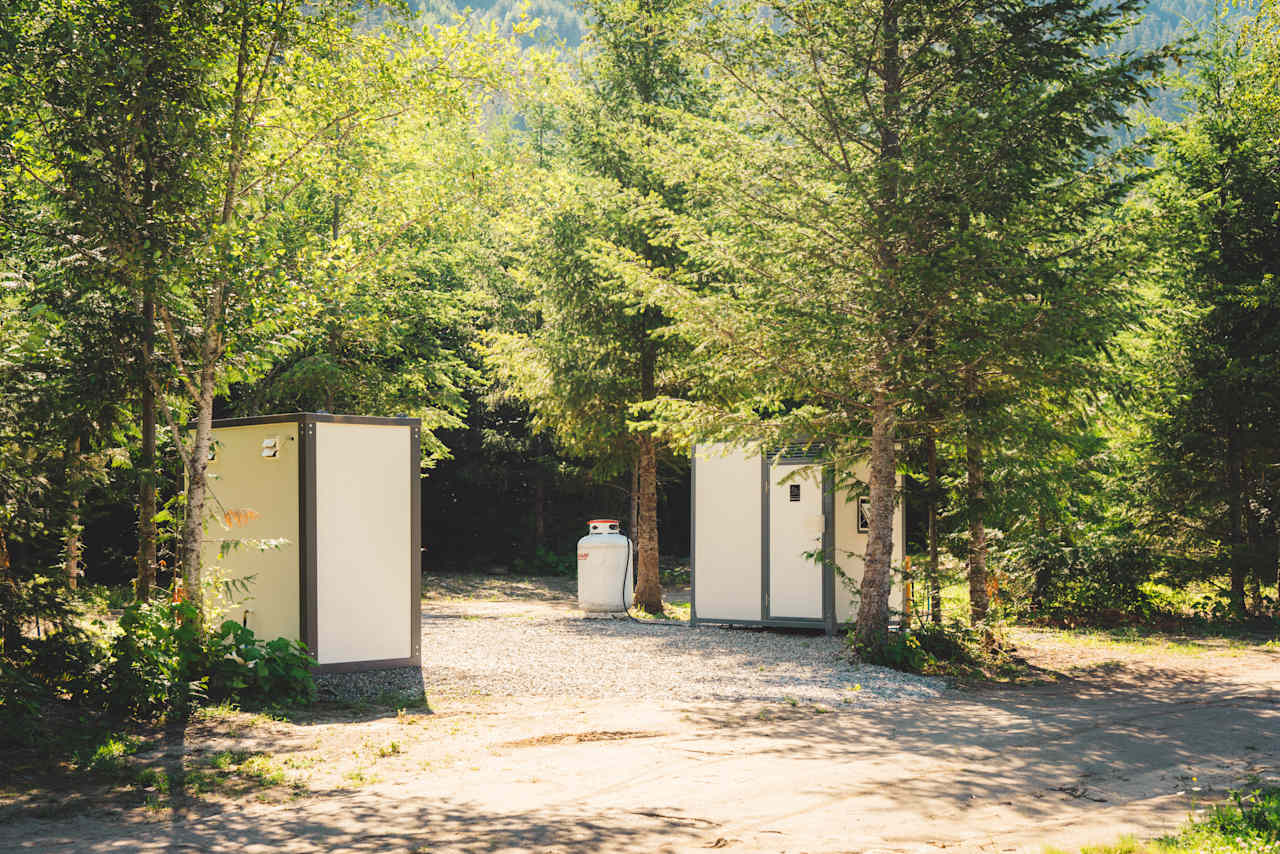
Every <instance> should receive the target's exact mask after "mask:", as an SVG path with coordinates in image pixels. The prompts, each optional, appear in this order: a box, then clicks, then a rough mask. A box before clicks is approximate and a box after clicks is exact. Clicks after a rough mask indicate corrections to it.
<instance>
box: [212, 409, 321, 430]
mask: <svg viewBox="0 0 1280 854" xmlns="http://www.w3.org/2000/svg"><path fill="white" fill-rule="evenodd" d="M304 414H305V413H302V412H284V413H280V414H278V415H251V416H246V417H244V418H215V419H213V426H214V427H215V428H216V427H253V426H256V425H258V424H287V423H290V422H293V423H297V422H299V421H301V420H302V418H303V416H304ZM191 426H192V427H194V425H191Z"/></svg>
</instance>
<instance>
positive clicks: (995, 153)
mask: <svg viewBox="0 0 1280 854" xmlns="http://www.w3.org/2000/svg"><path fill="white" fill-rule="evenodd" d="M1139 5H1140V4H1139V2H1138V0H1121V2H1117V3H1107V4H1101V5H1099V4H1096V3H1092V2H1088V0H1054V2H1018V3H1003V2H999V3H997V2H985V0H976V2H962V3H959V4H947V5H944V6H939V5H937V4H933V3H927V2H917V0H789V2H780V3H777V4H773V5H772V6H771V11H772V16H771V17H770V18H768V19H763V18H761V16H759V15H758V13H757V7H756V6H755V5H754V4H750V3H737V2H724V3H714V4H711V5H710V6H709V7H708V8H707V9H705V10H704V13H703V14H702V15H701V16H700V17H699V26H698V27H697V29H696V30H695V32H694V33H693V35H692V37H691V41H692V43H693V45H694V49H695V50H696V51H697V52H698V54H699V55H700V56H701V57H702V58H703V59H704V61H706V62H707V63H708V65H709V67H710V69H711V70H712V73H713V74H714V75H715V76H716V78H717V79H719V80H722V81H724V83H725V85H726V88H727V89H728V90H729V92H730V95H729V98H730V99H731V101H730V103H729V105H728V107H727V108H726V110H725V113H724V118H725V119H726V121H723V122H711V121H708V122H704V123H702V124H701V126H700V127H699V128H698V130H699V131H700V134H701V139H700V141H699V142H698V143H696V144H691V145H688V146H683V147H680V148H679V149H678V150H675V151H673V153H672V156H670V157H669V158H668V164H667V165H668V168H669V170H670V172H671V174H672V175H673V176H677V177H678V178H679V179H680V180H683V181H685V182H687V184H688V185H689V186H690V187H696V188H697V192H698V194H699V197H700V198H706V199H707V200H709V201H711V202H712V203H713V204H715V205H716V207H715V212H714V215H713V216H710V217H705V218H702V219H699V220H695V219H693V218H687V219H685V220H684V221H682V222H680V223H679V224H678V225H677V227H676V229H675V232H676V235H677V238H676V239H678V240H679V242H680V245H682V246H684V247H686V248H687V249H688V251H690V252H692V253H693V254H695V255H696V256H698V257H699V258H700V259H701V260H703V261H704V263H706V264H707V265H708V266H709V267H711V268H714V269H715V270H716V271H717V272H718V273H719V274H720V275H719V276H718V278H719V279H720V284H719V286H711V285H703V286H702V288H703V290H702V293H701V294H695V293H692V292H687V293H675V294H672V295H671V296H670V297H669V298H668V305H669V306H670V307H671V310H672V311H674V312H677V313H678V314H679V315H680V316H681V329H682V331H683V333H684V334H686V335H687V336H688V337H689V338H690V339H691V340H693V341H695V342H698V346H699V347H701V348H703V349H704V351H705V352H706V353H707V356H708V358H707V359H704V360H702V364H703V366H704V368H705V369H706V373H707V374H708V375H714V376H719V377H721V378H722V381H723V382H725V383H727V384H728V385H736V386H738V387H740V388H742V389H747V390H749V391H750V392H751V393H750V394H748V395H746V396H745V397H743V398H741V399H740V400H739V401H738V403H737V404H735V405H733V406H729V407H726V406H717V405H708V404H707V403H705V402H697V401H685V402H678V401H671V402H668V403H666V404H664V405H663V406H662V407H661V409H660V412H661V414H662V416H663V418H664V419H665V420H667V421H668V422H675V423H677V424H678V425H681V426H678V427H677V428H676V429H678V430H684V431H687V432H699V433H707V432H718V433H720V434H722V435H726V436H735V435H736V436H743V435H747V434H748V433H751V432H756V433H758V432H759V431H760V430H761V423H762V422H763V424H764V425H765V427H766V428H767V429H769V430H771V431H772V432H774V433H776V434H777V435H780V436H790V437H793V438H794V437H801V436H804V437H808V438H818V439H823V440H825V441H826V445H827V447H828V448H830V449H831V453H832V455H833V459H834V460H835V462H837V463H838V464H840V466H841V467H842V468H844V467H847V465H848V464H849V463H850V462H851V461H852V460H853V459H855V458H862V457H866V456H868V455H869V457H870V463H871V478H870V481H871V482H870V537H869V545H868V547H867V554H866V556H865V572H864V575H863V579H862V585H861V604H860V608H859V613H858V617H857V621H858V635H859V639H860V642H861V643H862V644H863V645H865V646H867V647H870V648H874V647H877V646H879V645H880V644H881V643H883V641H884V637H885V632H886V629H887V626H888V621H889V613H888V594H889V587H890V571H891V567H890V558H891V555H892V537H893V533H892V519H893V507H894V503H895V500H896V496H895V468H896V466H897V462H898V456H897V450H896V443H897V442H898V441H899V440H900V439H901V438H902V436H903V435H904V431H905V430H907V429H908V428H910V427H911V426H913V424H914V423H916V422H917V421H918V418H919V416H918V412H917V409H916V408H915V404H916V403H917V402H918V401H919V399H920V392H921V391H922V390H923V389H925V388H927V387H930V385H934V386H936V387H940V388H952V389H958V390H959V391H960V393H962V394H963V393H965V391H964V390H965V389H966V388H967V389H969V391H968V392H967V393H968V394H969V396H970V397H973V396H974V395H977V394H978V393H979V392H980V391H981V389H982V387H983V384H984V375H985V374H986V373H987V372H999V373H1002V374H1004V375H1005V376H1006V377H1007V378H1008V379H1009V380H1010V381H1016V380H1018V378H1019V376H1020V374H1019V372H1016V371H1013V370H1011V369H1010V368H1009V365H1010V364H1011V363H1012V362H1014V361H1017V360H1016V359H1011V358H1009V357H1008V356H1007V355H1006V354H1009V353H1012V352H1015V351H1016V352H1017V353H1018V354H1019V357H1018V358H1019V359H1020V360H1021V361H1023V362H1024V363H1033V362H1035V360H1036V359H1037V358H1038V356H1037V352H1038V350H1039V348H1042V347H1046V346H1057V345H1058V344H1065V343H1066V342H1067V341H1069V340H1070V334H1069V333H1068V332H1065V331H1061V330H1065V329H1066V327H1067V325H1068V323H1069V322H1071V320H1074V319H1079V318H1082V317H1084V318H1089V317H1093V316H1094V313H1095V312H1099V313H1100V314H1101V315H1105V314H1107V313H1108V308H1107V305H1108V303H1109V301H1110V299H1109V297H1110V295H1111V287H1110V283H1109V282H1107V281H1105V280H1100V279H1099V278H1098V277H1097V276H1095V275H1094V271H1093V270H1092V269H1091V267H1092V265H1091V264H1089V263H1082V262H1081V261H1080V259H1081V258H1087V256H1088V253H1089V246H1090V243H1089V241H1087V240H1085V241H1079V240H1076V239H1074V236H1075V233H1076V232H1077V230H1079V229H1081V228H1082V226H1083V227H1085V228H1084V230H1085V232H1086V234H1088V232H1089V229H1088V228H1087V223H1088V221H1089V217H1090V216H1091V214H1092V213H1093V212H1094V211H1096V210H1097V207H1098V203H1100V202H1101V201H1102V200H1103V199H1105V198H1106V197H1107V195H1108V194H1109V193H1110V192H1111V189H1112V188H1111V185H1110V184H1109V182H1107V181H1105V180H1104V181H1101V182H1094V181H1092V180H1081V179H1079V178H1078V177H1077V176H1078V174H1079V173H1080V172H1081V170H1083V169H1084V168H1085V166H1086V165H1087V163H1088V160H1089V158H1090V157H1091V156H1095V155H1097V154H1099V153H1101V152H1102V151H1103V150H1104V149H1105V148H1106V146H1107V144H1108V137H1107V128H1108V127H1109V126H1111V125H1114V124H1119V123H1123V121H1124V111H1125V108H1126V107H1127V106H1128V105H1130V104H1132V103H1134V102H1137V101H1140V100H1142V99H1143V97H1144V96H1145V92H1146V86H1147V80H1148V78H1149V76H1150V74H1151V73H1152V72H1153V71H1154V70H1156V69H1157V68H1158V67H1159V65H1160V64H1161V58H1160V57H1158V56H1154V55H1125V54H1121V55H1108V54H1107V53H1106V47H1107V45H1108V44H1109V43H1110V42H1111V41H1112V40H1113V39H1114V38H1115V37H1116V36H1117V35H1118V34H1119V33H1121V32H1122V31H1123V30H1124V28H1125V26H1126V24H1127V21H1128V20H1129V19H1130V17H1131V16H1132V15H1133V14H1135V13H1136V11H1137V10H1138V8H1139ZM1104 272H1105V271H1104ZM1100 291H1101V292H1102V295H1103V298H1102V299H1095V296H1096V295H1097V294H1098V293H1099V292H1100ZM1090 334H1091V333H1090ZM1033 373H1034V372H1033ZM935 380H936V381H935ZM973 450H974V451H975V452H976V453H975V454H974V460H973V462H974V464H975V465H974V466H972V468H973V469H974V470H975V472H979V471H980V467H981V448H980V447H977V446H975V447H974V448H973ZM976 486H977V480H976V478H975V488H976ZM974 497H975V498H980V497H981V496H979V495H977V494H976V493H975V494H974ZM976 530H977V526H976V525H975V531H976ZM979 604H981V603H979Z"/></svg>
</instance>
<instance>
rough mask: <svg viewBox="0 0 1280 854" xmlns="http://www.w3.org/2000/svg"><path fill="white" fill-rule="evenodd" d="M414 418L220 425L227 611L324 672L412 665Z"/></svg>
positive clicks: (213, 559)
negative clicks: (303, 651) (291, 645)
mask: <svg viewBox="0 0 1280 854" xmlns="http://www.w3.org/2000/svg"><path fill="white" fill-rule="evenodd" d="M420 432H421V423H420V421H419V420H418V419H416V418H378V417H370V416H356V415H330V414H328V413H316V412H299V413H291V414H287V415H266V416H262V417H254V418H225V419H219V420H215V421H214V422H213V445H212V447H211V449H210V459H209V467H208V473H209V495H208V498H207V503H206V507H207V508H208V510H209V518H208V522H207V525H206V531H205V545H204V553H203V554H204V565H205V566H206V567H214V568H215V569H213V570H212V572H213V577H215V578H217V579H218V580H219V588H220V591H221V594H222V604H223V607H224V609H225V610H226V617H225V618H226V619H234V620H236V621H237V622H243V623H244V624H245V625H247V626H248V627H249V628H251V629H253V631H254V634H256V635H257V636H258V637H259V638H263V639H271V638H276V637H288V638H294V639H297V640H300V641H302V642H303V643H305V644H306V646H307V647H308V648H309V649H310V651H311V654H312V655H313V656H314V657H315V659H316V660H317V662H318V663H319V666H318V667H317V668H316V669H317V670H319V671H340V670H366V669H375V668H386V667H407V666H416V665H418V664H419V663H420V661H421V634H420V620H421V616H420V613H421V612H420V604H419V599H420V588H421V583H422V579H421V574H420V563H421V555H420V537H421V530H420V527H419V526H420V522H419V518H420V506H419V505H420V491H419V490H420V485H419V478H420V474H419V436H420Z"/></svg>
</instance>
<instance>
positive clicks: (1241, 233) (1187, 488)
mask: <svg viewBox="0 0 1280 854" xmlns="http://www.w3.org/2000/svg"><path fill="white" fill-rule="evenodd" d="M1249 11H1255V14H1254V15H1253V16H1251V17H1248V18H1246V19H1244V21H1243V22H1235V23H1232V22H1229V21H1227V20H1226V18H1225V15H1224V16H1220V17H1219V19H1218V20H1217V21H1216V22H1215V23H1214V25H1213V27H1212V28H1211V29H1210V31H1209V32H1208V34H1207V36H1206V39H1205V43H1204V46H1203V51H1202V53H1203V56H1202V60H1201V63H1200V64H1199V66H1198V67H1197V68H1196V69H1195V71H1194V72H1193V73H1192V74H1190V75H1189V78H1188V79H1187V80H1186V81H1185V84H1184V85H1185V91H1186V93H1187V97H1188V99H1189V100H1190V101H1191V102H1192V103H1193V104H1194V105H1195V106H1196V108H1197V111H1196V112H1195V113H1193V114H1191V115H1189V116H1188V117H1187V118H1186V119H1185V120H1184V121H1182V122H1181V123H1179V124H1176V125H1174V124H1157V126H1156V129H1155V137H1156V140H1157V142H1158V147H1157V149H1156V152H1157V161H1156V162H1157V166H1158V167H1159V171H1158V173H1157V174H1156V175H1155V176H1154V177H1153V179H1152V180H1151V181H1150V182H1149V183H1148V184H1147V186H1146V187H1145V192H1144V193H1143V195H1142V196H1141V197H1139V198H1138V199H1137V200H1135V206H1134V211H1133V216H1134V219H1135V221H1136V223H1138V224H1139V225H1141V226H1142V232H1141V233H1142V238H1143V241H1144V243H1145V244H1146V245H1147V246H1148V247H1149V248H1150V252H1149V258H1150V261H1149V263H1148V265H1147V266H1148V271H1149V275H1150V276H1151V278H1152V280H1153V282H1155V283H1156V284H1158V285H1159V286H1160V288H1161V290H1162V294H1161V297H1162V299H1161V301H1160V302H1159V303H1158V308H1159V314H1158V315H1157V321H1158V323H1157V324H1156V326H1155V329H1154V332H1153V337H1154V336H1158V337H1154V341H1153V344H1152V346H1151V348H1150V353H1149V355H1148V357H1147V359H1146V360H1145V361H1146V364H1145V365H1144V367H1145V370H1146V380H1147V383H1148V386H1147V387H1148V388H1149V389H1150V392H1149V394H1148V395H1147V398H1146V400H1145V401H1144V402H1145V403H1146V406H1147V411H1146V412H1145V413H1144V417H1143V419H1142V421H1143V423H1142V424H1141V429H1142V430H1143V431H1144V433H1145V434H1146V436H1149V437H1150V441H1147V442H1144V443H1143V444H1142V445H1141V446H1140V452H1141V455H1140V457H1139V462H1138V464H1137V466H1136V467H1135V468H1136V472H1135V477H1134V481H1135V486H1136V490H1135V492H1136V498H1138V499H1139V503H1138V504H1137V507H1138V508H1139V510H1140V512H1139V513H1138V514H1135V515H1137V516H1138V518H1139V523H1140V524H1142V525H1143V527H1144V528H1145V529H1146V531H1147V532H1148V533H1149V534H1150V535H1154V536H1156V537H1159V538H1160V539H1162V540H1163V541H1164V542H1166V543H1167V544H1169V546H1170V547H1172V548H1177V549H1179V550H1180V551H1183V552H1185V553H1186V554H1187V555H1188V556H1189V557H1191V558H1194V559H1196V560H1198V561H1199V562H1200V564H1201V566H1202V568H1203V572H1204V574H1218V573H1220V572H1223V571H1229V572H1230V574H1231V578H1232V581H1231V591H1232V600H1233V607H1234V608H1235V610H1236V611H1237V612H1239V613H1244V611H1245V609H1246V602H1245V593H1246V587H1247V586H1253V587H1257V586H1259V585H1265V586H1270V585H1272V584H1274V583H1275V581H1276V572H1277V563H1278V562H1280V522H1278V521H1277V520H1280V479H1277V477H1276V476H1275V472H1276V470H1277V466H1278V465H1280V439H1278V438H1277V432H1276V430H1275V424H1276V423H1277V421H1278V420H1280V371H1277V370H1276V365H1277V364H1280V240H1278V239H1277V235H1280V148H1277V146H1276V143H1275V140H1276V139H1277V138H1280V136H1278V135H1280V99H1277V97H1276V94H1275V93H1276V91H1277V87H1278V86H1280V70H1278V69H1280V14H1278V13H1277V10H1276V9H1275V8H1274V6H1266V5H1264V6H1262V7H1261V8H1258V9H1256V10H1254V9H1249ZM1255 598H1256V597H1255ZM1259 604H1260V603H1259Z"/></svg>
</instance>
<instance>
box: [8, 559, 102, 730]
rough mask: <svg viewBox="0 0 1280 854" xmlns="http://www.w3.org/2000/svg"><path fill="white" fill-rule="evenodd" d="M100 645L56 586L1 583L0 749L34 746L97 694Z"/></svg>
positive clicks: (41, 581) (44, 581) (41, 580)
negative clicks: (68, 713) (2, 747)
mask: <svg viewBox="0 0 1280 854" xmlns="http://www.w3.org/2000/svg"><path fill="white" fill-rule="evenodd" d="M104 658H105V650H104V649H103V647H102V645H101V644H100V643H98V642H95V640H94V639H93V638H92V637H91V636H90V635H89V634H88V633H87V632H85V631H84V630H83V628H82V627H81V625H80V614H79V612H78V610H77V609H76V607H75V604H74V602H73V601H72V600H71V598H70V597H69V596H68V595H67V592H66V589H65V587H63V585H62V583H61V582H60V581H57V580H55V579H52V578H46V577H44V576H37V577H35V578H33V579H31V580H28V581H12V580H8V581H5V582H3V583H0V744H34V743H38V742H40V741H42V740H44V739H46V738H47V737H49V735H50V733H51V731H52V729H54V728H56V726H58V724H60V723H61V718H63V717H65V716H64V715H62V714H59V713H57V710H59V709H66V710H68V711H71V710H75V709H77V708H79V707H82V706H85V705H91V704H92V703H93V702H94V701H95V700H96V698H97V697H98V696H99V695H100V693H101V684H102V666H101V665H102V661H103V659H104Z"/></svg>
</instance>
